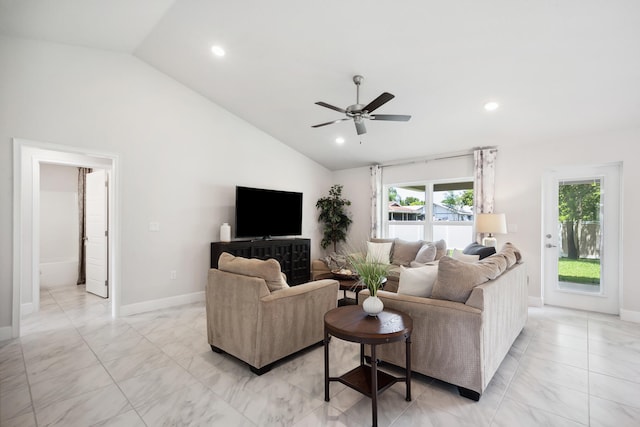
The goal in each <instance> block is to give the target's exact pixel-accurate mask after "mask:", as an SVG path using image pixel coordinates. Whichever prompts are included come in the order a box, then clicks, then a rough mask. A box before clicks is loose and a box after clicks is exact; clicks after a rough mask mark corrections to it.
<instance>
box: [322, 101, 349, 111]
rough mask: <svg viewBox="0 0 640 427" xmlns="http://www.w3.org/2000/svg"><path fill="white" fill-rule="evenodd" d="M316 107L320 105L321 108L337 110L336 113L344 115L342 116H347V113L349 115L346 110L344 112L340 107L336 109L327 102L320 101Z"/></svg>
mask: <svg viewBox="0 0 640 427" xmlns="http://www.w3.org/2000/svg"><path fill="white" fill-rule="evenodd" d="M316 105H320V106H321V107H326V108H330V109H332V110H335V111H338V112H340V113H342V114H346V113H347V111H346V110H343V109H342V108H340V107H335V106H333V105H331V104H327V103H326V102H322V101H318V102H316Z"/></svg>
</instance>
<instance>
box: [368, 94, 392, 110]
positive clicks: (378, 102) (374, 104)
mask: <svg viewBox="0 0 640 427" xmlns="http://www.w3.org/2000/svg"><path fill="white" fill-rule="evenodd" d="M393 98H395V95H391V94H390V93H389V92H384V93H382V95H380V96H379V97H377V98H376V99H374V100H373V101H371V102H370V103H369V104H367V105H366V106H365V107H364V108H363V109H362V111H368V112H369V113H371V112H372V111H373V110H375V109H377V108H380V107H381V106H383V105H384V104H386V103H387V102H389V101H391V100H392V99H393Z"/></svg>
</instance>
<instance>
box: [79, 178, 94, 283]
mask: <svg viewBox="0 0 640 427" xmlns="http://www.w3.org/2000/svg"><path fill="white" fill-rule="evenodd" d="M88 173H91V168H78V227H79V228H78V231H79V233H78V237H79V242H78V281H77V284H78V285H84V284H85V283H86V279H87V278H86V269H85V247H84V242H85V240H86V237H87V228H86V221H85V216H86V207H85V205H86V200H87V191H86V182H87V174H88Z"/></svg>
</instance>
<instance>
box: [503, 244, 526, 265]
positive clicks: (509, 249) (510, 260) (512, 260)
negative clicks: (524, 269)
mask: <svg viewBox="0 0 640 427" xmlns="http://www.w3.org/2000/svg"><path fill="white" fill-rule="evenodd" d="M498 253H499V254H502V255H504V257H505V258H506V260H507V268H510V267H511V266H512V265H513V264H520V263H522V254H521V253H520V250H519V249H518V248H516V247H515V246H514V245H513V243H511V242H507V243H505V244H504V245H502V248H501V249H500V251H498Z"/></svg>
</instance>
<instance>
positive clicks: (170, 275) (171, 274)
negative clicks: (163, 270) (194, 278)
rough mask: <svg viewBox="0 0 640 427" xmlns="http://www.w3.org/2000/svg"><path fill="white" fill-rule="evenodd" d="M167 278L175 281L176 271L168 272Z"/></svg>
mask: <svg viewBox="0 0 640 427" xmlns="http://www.w3.org/2000/svg"><path fill="white" fill-rule="evenodd" d="M169 277H170V278H171V280H176V277H177V273H176V271H175V270H171V271H170V272H169Z"/></svg>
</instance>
